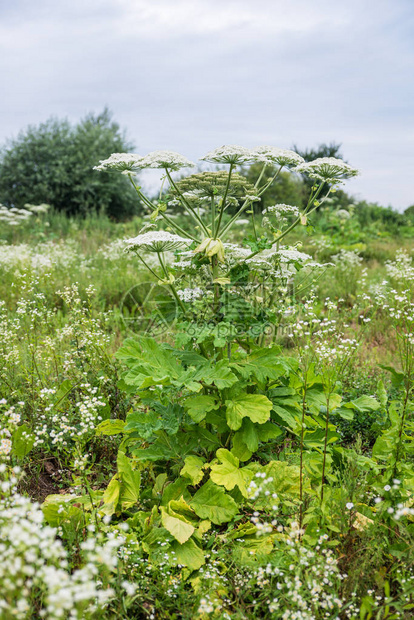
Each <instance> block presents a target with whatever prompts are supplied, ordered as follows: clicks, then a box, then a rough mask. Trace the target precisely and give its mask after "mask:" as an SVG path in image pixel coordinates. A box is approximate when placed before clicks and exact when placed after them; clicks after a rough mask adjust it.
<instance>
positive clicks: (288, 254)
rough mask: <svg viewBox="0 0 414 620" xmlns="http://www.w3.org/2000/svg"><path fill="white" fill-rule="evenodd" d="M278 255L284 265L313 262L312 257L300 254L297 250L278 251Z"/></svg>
mask: <svg viewBox="0 0 414 620" xmlns="http://www.w3.org/2000/svg"><path fill="white" fill-rule="evenodd" d="M276 255H279V256H280V261H281V262H282V263H297V262H299V263H306V262H308V261H311V260H312V256H309V254H305V252H299V250H296V249H295V248H292V249H282V250H278V251H277V252H276Z"/></svg>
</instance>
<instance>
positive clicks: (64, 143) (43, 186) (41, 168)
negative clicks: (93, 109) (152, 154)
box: [0, 109, 139, 220]
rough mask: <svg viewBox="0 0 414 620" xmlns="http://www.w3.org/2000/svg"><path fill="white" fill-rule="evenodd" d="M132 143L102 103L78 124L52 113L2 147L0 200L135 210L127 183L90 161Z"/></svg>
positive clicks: (69, 209) (75, 209)
mask: <svg viewBox="0 0 414 620" xmlns="http://www.w3.org/2000/svg"><path fill="white" fill-rule="evenodd" d="M131 148H132V145H131V144H130V143H128V142H127V141H126V139H125V136H124V135H123V133H122V132H121V131H120V128H119V125H118V124H117V123H115V122H113V121H112V120H111V114H110V112H109V111H108V110H106V109H105V110H104V111H103V112H102V114H99V115H97V116H94V115H93V114H89V115H87V116H86V117H85V118H84V119H83V120H81V121H80V122H79V123H78V124H77V125H71V124H70V123H69V121H67V120H60V119H54V118H51V119H49V120H47V121H46V122H45V123H42V124H41V125H39V126H38V127H34V126H31V127H29V128H28V129H27V130H26V131H25V132H22V133H20V134H19V136H18V137H17V138H16V139H15V140H12V141H11V142H9V144H7V145H6V147H5V148H4V149H3V151H2V153H1V159H0V203H2V204H4V205H6V206H8V207H12V206H15V207H19V208H21V207H23V206H24V205H25V204H26V203H31V204H39V203H47V204H50V205H51V206H52V207H53V208H54V209H56V210H57V211H64V212H65V213H66V214H68V215H73V214H76V213H79V214H81V215H84V214H86V213H89V212H91V211H99V212H104V213H106V214H107V215H109V216H110V217H112V218H115V219H118V220H119V219H124V218H125V217H128V216H131V215H133V214H134V213H136V211H137V204H138V202H137V198H136V195H135V193H134V190H133V189H132V187H131V185H130V183H129V182H128V180H127V179H126V178H124V177H123V176H121V175H117V174H114V175H112V174H109V173H106V172H101V173H99V172H96V171H94V170H93V166H96V165H97V164H98V163H99V160H100V159H105V158H107V157H109V155H111V153H116V152H124V151H130V150H131ZM138 208H139V206H138Z"/></svg>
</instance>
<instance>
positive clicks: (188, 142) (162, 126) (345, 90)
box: [0, 0, 414, 210]
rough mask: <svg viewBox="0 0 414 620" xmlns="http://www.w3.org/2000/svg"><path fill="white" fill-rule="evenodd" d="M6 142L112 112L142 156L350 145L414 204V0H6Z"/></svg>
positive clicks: (363, 165)
mask: <svg viewBox="0 0 414 620" xmlns="http://www.w3.org/2000/svg"><path fill="white" fill-rule="evenodd" d="M0 80H1V81H0V83H1V90H0V93H1V94H0V143H4V141H5V140H6V139H7V138H12V137H15V136H16V135H17V134H18V132H19V130H20V129H23V128H25V127H26V126H27V125H28V124H37V123H40V122H42V121H44V120H46V119H47V118H48V117H50V116H52V115H54V116H58V117H67V118H69V119H70V120H72V121H77V120H79V119H80V118H81V117H82V116H84V115H85V114H86V113H88V112H91V111H92V112H100V111H101V110H102V109H103V108H104V106H108V107H109V108H110V109H111V110H112V111H113V113H114V118H115V120H117V121H118V122H119V123H120V124H121V126H122V127H124V128H126V130H127V134H128V136H129V138H130V139H131V140H132V141H133V142H134V143H135V145H136V149H135V150H136V151H137V152H138V153H140V154H145V153H146V152H148V151H152V150H155V149H172V150H176V151H178V152H181V153H182V154H183V155H186V156H187V157H189V158H190V159H193V160H195V159H197V158H198V157H200V156H202V155H203V154H205V152H207V151H208V150H211V149H212V148H214V147H217V146H220V145H222V144H241V145H243V146H247V147H253V146H257V145H259V144H270V145H274V146H280V147H283V148H289V147H291V146H292V144H293V143H295V144H297V145H298V146H299V147H301V148H305V147H313V146H316V145H317V144H319V143H321V142H331V141H336V142H340V143H342V151H343V154H344V156H345V158H346V159H347V160H348V161H349V163H351V164H352V165H355V166H356V167H358V168H360V170H361V176H360V177H359V178H357V179H355V180H352V181H350V182H348V184H347V186H346V189H347V190H348V191H349V192H350V193H353V194H355V195H356V196H357V197H359V198H365V199H367V200H371V201H377V202H379V203H380V204H383V205H389V204H390V205H392V206H394V207H395V208H397V209H399V210H402V209H404V208H406V207H407V206H409V205H411V204H414V0H343V1H340V0H58V1H56V0H0Z"/></svg>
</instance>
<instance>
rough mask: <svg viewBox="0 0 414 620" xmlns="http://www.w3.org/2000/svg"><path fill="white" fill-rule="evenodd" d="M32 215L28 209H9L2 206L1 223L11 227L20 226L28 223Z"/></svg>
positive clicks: (0, 211)
mask: <svg viewBox="0 0 414 620" xmlns="http://www.w3.org/2000/svg"><path fill="white" fill-rule="evenodd" d="M32 215H33V213H32V211H29V210H28V209H18V208H17V207H11V208H10V209H8V208H7V207H4V206H3V205H0V222H5V223H6V224H9V226H18V225H19V224H21V223H22V222H27V221H28V220H29V219H30V218H31V216H32Z"/></svg>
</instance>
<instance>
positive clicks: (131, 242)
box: [125, 230, 191, 253]
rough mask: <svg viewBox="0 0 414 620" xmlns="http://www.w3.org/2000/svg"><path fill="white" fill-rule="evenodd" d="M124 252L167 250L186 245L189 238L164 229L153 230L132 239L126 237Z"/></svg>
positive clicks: (188, 242)
mask: <svg viewBox="0 0 414 620" xmlns="http://www.w3.org/2000/svg"><path fill="white" fill-rule="evenodd" d="M125 243H126V248H125V251H126V252H138V251H142V252H157V253H159V252H169V251H172V250H178V249H180V248H184V247H187V246H188V245H189V244H190V243H191V240H190V239H184V237H180V235H173V234H171V233H169V232H167V231H165V230H154V231H150V232H146V233H144V234H143V235H138V236H137V237H134V238H133V239H126V240H125Z"/></svg>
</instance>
